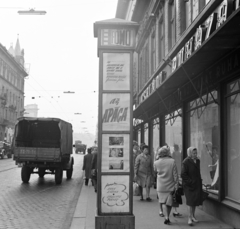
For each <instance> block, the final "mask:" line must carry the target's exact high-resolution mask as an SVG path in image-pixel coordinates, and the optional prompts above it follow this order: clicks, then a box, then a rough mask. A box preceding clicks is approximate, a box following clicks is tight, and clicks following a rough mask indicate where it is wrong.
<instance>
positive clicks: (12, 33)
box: [0, 0, 117, 133]
mask: <svg viewBox="0 0 240 229" xmlns="http://www.w3.org/2000/svg"><path fill="white" fill-rule="evenodd" d="M31 8H34V9H35V10H45V11H47V14H46V15H44V16H43V15H19V14H18V13H17V11H19V10H29V9H31ZM116 8H117V0H51V1H50V0H1V3H0V21H1V36H0V43H1V44H2V45H3V46H5V47H6V48H7V49H8V48H9V47H10V45H11V43H13V46H14V47H15V44H16V40H17V37H18V36H19V41H20V46H21V49H24V52H25V63H26V64H27V65H29V66H30V72H29V77H28V78H27V79H26V80H25V105H27V104H33V103H36V104H38V106H39V116H41V117H58V118H62V119H64V120H66V121H70V122H71V123H72V124H73V129H74V131H75V132H83V131H85V130H88V131H89V132H90V133H95V129H96V124H97V112H98V75H99V73H98V68H99V66H98V65H99V59H98V57H97V38H94V35H93V23H94V22H96V21H101V20H105V19H110V18H114V17H115V13H116ZM64 91H74V92H75V94H65V93H63V92H64ZM94 91H95V92H94ZM33 97H34V99H32V98H33ZM74 113H82V114H81V115H74ZM85 128H87V129H85Z"/></svg>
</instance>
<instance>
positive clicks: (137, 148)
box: [133, 141, 141, 168]
mask: <svg viewBox="0 0 240 229" xmlns="http://www.w3.org/2000/svg"><path fill="white" fill-rule="evenodd" d="M140 153H141V151H140V149H139V146H138V143H137V142H136V141H133V168H134V165H135V160H136V158H137V156H138V155H139V154H140Z"/></svg>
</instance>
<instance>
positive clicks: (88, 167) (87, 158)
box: [82, 148, 92, 186]
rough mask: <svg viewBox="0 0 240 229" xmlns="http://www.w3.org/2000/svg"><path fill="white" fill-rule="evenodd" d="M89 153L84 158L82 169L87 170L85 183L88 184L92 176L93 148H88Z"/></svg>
mask: <svg viewBox="0 0 240 229" xmlns="http://www.w3.org/2000/svg"><path fill="white" fill-rule="evenodd" d="M87 152H88V153H87V155H85V156H84V158H83V167H82V170H83V171H85V185H86V186H88V181H89V179H90V178H91V170H92V168H91V165H92V153H91V152H92V149H91V148H88V149H87Z"/></svg>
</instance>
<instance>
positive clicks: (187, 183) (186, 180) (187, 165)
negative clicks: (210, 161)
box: [181, 147, 202, 226]
mask: <svg viewBox="0 0 240 229" xmlns="http://www.w3.org/2000/svg"><path fill="white" fill-rule="evenodd" d="M187 155H188V157H187V158H185V159H184V160H183V163H182V171H181V177H182V183H183V190H184V194H185V196H186V204H187V205H188V211H189V217H188V225H189V226H192V225H193V222H195V223H197V222H198V220H197V219H196V217H195V210H196V206H199V205H202V178H201V173H200V160H199V159H198V158H197V148H195V147H189V148H188V149H187Z"/></svg>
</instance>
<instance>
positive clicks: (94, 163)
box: [91, 146, 98, 192]
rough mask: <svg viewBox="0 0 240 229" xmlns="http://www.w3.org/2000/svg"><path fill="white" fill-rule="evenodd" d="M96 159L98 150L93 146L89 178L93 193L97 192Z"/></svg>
mask: <svg viewBox="0 0 240 229" xmlns="http://www.w3.org/2000/svg"><path fill="white" fill-rule="evenodd" d="M97 158H98V148H97V147H96V146H94V147H92V164H91V169H92V174H91V178H92V181H93V185H94V190H95V192H97Z"/></svg>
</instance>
